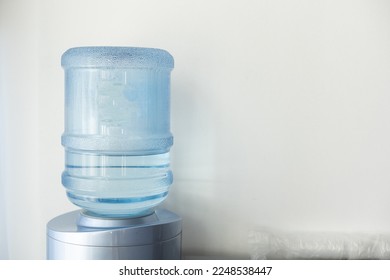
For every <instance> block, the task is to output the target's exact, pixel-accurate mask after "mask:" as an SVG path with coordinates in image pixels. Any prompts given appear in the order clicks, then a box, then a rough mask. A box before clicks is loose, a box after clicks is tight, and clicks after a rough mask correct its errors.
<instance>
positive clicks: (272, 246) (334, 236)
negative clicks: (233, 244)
mask: <svg viewBox="0 0 390 280" xmlns="http://www.w3.org/2000/svg"><path fill="white" fill-rule="evenodd" d="M249 243H250V246H251V258H252V259H256V260H296V259H305V260H310V259H316V260H318V259H327V260H328V259H330V260H343V259H351V260H358V259H390V235H389V234H369V233H367V234H363V233H332V232H281V231H271V230H262V231H252V232H250V234H249Z"/></svg>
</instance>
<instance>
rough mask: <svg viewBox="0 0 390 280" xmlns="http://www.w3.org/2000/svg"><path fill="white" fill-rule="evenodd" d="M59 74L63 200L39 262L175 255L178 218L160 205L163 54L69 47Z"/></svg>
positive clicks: (167, 172)
mask: <svg viewBox="0 0 390 280" xmlns="http://www.w3.org/2000/svg"><path fill="white" fill-rule="evenodd" d="M61 65H62V67H63V68H64V71H65V131H64V134H63V135H62V139H61V141H62V145H63V146H64V148H65V170H64V172H63V174H62V184H63V186H64V187H65V189H66V194H67V196H68V199H69V200H70V201H71V202H72V203H74V204H75V205H77V206H79V207H81V208H82V210H77V211H73V212H70V213H67V214H64V215H61V216H59V217H56V218H54V219H53V220H51V221H50V222H49V223H48V225H47V257H48V259H179V258H180V252H181V218H180V217H179V216H177V215H176V214H174V213H172V212H170V211H167V210H164V209H160V208H159V207H158V205H159V204H160V203H161V202H162V201H163V200H164V199H165V198H166V197H167V195H168V191H169V188H170V186H171V184H172V180H173V177H172V172H171V169H170V160H169V150H170V148H171V146H172V144H173V137H172V134H171V132H170V73H171V70H172V69H173V66H174V61H173V57H172V56H171V55H170V54H169V53H168V52H166V51H164V50H161V49H152V48H133V47H79V48H72V49H69V50H67V51H66V52H65V53H64V54H63V55H62V59H61Z"/></svg>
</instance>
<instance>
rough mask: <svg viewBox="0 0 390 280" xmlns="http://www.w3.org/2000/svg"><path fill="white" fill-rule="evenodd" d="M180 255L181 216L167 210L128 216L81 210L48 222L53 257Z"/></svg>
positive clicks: (107, 257)
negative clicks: (105, 214)
mask: <svg viewBox="0 0 390 280" xmlns="http://www.w3.org/2000/svg"><path fill="white" fill-rule="evenodd" d="M180 258H181V218H180V217H179V216H177V215H176V214H175V213H172V212H170V211H167V210H163V209H160V210H156V211H155V212H154V213H153V214H151V215H149V216H145V217H140V218H126V219H109V218H102V217H95V216H91V215H88V214H86V213H84V212H83V211H82V210H77V211H73V212H70V213H66V214H64V215H61V216H58V217H56V218H54V219H52V220H51V221H50V222H49V223H48V224H47V259H49V260H60V259H61V260H65V259H73V260H153V259H154V260H157V259H161V260H167V259H180Z"/></svg>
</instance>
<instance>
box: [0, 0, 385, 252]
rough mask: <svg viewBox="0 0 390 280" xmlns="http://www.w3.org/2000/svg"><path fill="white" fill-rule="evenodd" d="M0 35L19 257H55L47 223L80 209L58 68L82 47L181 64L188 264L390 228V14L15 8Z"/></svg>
mask: <svg viewBox="0 0 390 280" xmlns="http://www.w3.org/2000/svg"><path fill="white" fill-rule="evenodd" d="M0 30H1V33H0V36H1V37H0V42H1V49H0V50H1V52H2V53H1V56H0V58H1V59H2V61H1V66H2V68H1V69H2V70H1V71H0V75H1V76H0V85H1V87H0V93H1V95H0V96H1V97H2V98H1V99H0V100H1V103H0V110H2V111H1V112H2V114H0V116H2V117H3V116H5V125H4V126H5V137H3V138H4V139H3V140H1V138H0V141H3V142H5V144H6V146H5V147H6V151H5V153H4V154H2V156H3V158H4V162H5V172H3V173H1V174H4V173H5V176H4V178H3V180H2V181H1V182H2V185H1V187H2V188H3V189H2V191H3V192H4V193H5V195H4V199H5V200H6V203H5V206H6V207H5V208H6V211H5V212H4V213H5V215H4V214H0V217H1V215H3V216H5V219H6V221H7V222H6V225H7V227H6V233H7V238H8V240H7V247H8V249H7V255H8V257H9V258H12V259H20V258H22V259H25V258H27V259H29V258H44V256H45V224H46V222H47V221H48V220H49V219H51V218H52V217H54V216H56V215H58V214H61V213H64V212H66V211H69V210H72V209H75V207H73V206H72V205H71V204H70V203H69V202H68V201H67V199H66V197H65V193H64V190H63V188H62V186H61V183H60V174H61V172H62V169H63V149H62V147H61V145H60V135H61V133H62V131H63V72H62V69H61V67H60V56H61V54H62V53H63V52H64V51H65V50H66V49H68V48H70V47H74V46H84V45H125V46H127V45H129V46H145V47H157V48H163V49H166V50H168V51H170V52H171V53H172V54H173V56H174V57H175V69H174V71H173V73H172V93H171V94H172V132H173V133H174V136H175V144H174V148H173V149H172V160H173V171H174V175H175V183H174V186H173V188H172V190H171V193H170V196H169V198H168V200H167V202H166V203H165V205H166V207H167V208H169V209H171V210H173V211H176V212H177V213H179V214H180V215H182V216H183V218H184V232H183V234H184V235H183V242H184V244H183V249H184V255H186V256H194V255H198V256H199V255H200V256H206V257H207V256H223V257H235V258H237V257H243V258H247V257H248V256H249V246H248V245H247V234H248V231H250V230H253V229H257V228H259V227H264V226H266V227H275V228H279V229H286V230H324V231H331V230H334V231H374V232H384V231H389V230H390V219H389V213H390V204H389V202H388V201H389V199H388V198H389V196H390V188H389V186H390V172H389V168H390V144H389V143H390V122H389V120H390V110H389V109H388V108H389V104H390V94H389V90H390V83H389V75H390V51H389V50H390V35H389V34H390V3H389V2H388V1H385V0H383V1H380V0H366V1H363V0H358V1H356V0H341V1H335V0H333V1H310V0H307V1H303V0H301V1H281V0H279V1H278V0H276V1H266V0H260V1H259V0H252V1H251V0H244V1H206V0H197V1H179V0H168V1H158V0H153V1H125V0H123V1H120V0H110V1H92V0H87V1H77V0H69V1H49V0H40V1H39V0H34V1H21V0H17V1H2V2H0ZM3 182H5V183H3ZM0 210H1V208H0ZM3 211H4V210H3ZM0 221H1V219H0ZM1 226H2V225H0V227H1ZM3 228H4V227H3ZM1 246H2V247H1ZM4 247H5V246H4V245H2V244H1V243H0V250H5V248H4ZM3 252H4V251H3Z"/></svg>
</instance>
